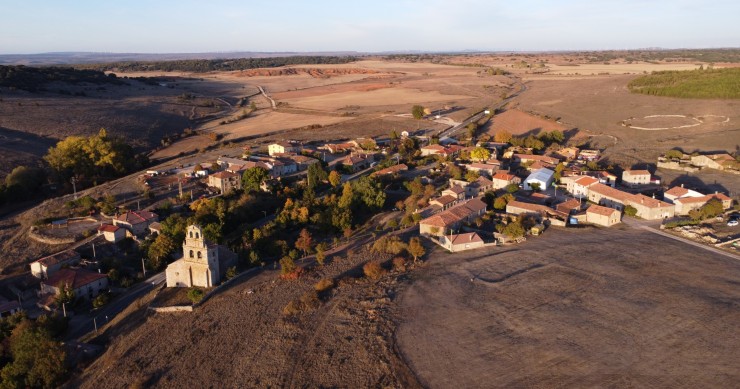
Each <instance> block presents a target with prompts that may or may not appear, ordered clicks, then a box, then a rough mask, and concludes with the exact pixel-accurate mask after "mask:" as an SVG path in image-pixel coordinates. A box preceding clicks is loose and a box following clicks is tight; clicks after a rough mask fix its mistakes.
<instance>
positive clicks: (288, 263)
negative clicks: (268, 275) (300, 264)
mask: <svg viewBox="0 0 740 389" xmlns="http://www.w3.org/2000/svg"><path fill="white" fill-rule="evenodd" d="M295 271H296V265H295V262H294V261H293V258H291V257H289V256H287V255H286V256H284V257H282V258H280V274H281V275H283V276H286V275H288V274H293V273H294V272H295Z"/></svg>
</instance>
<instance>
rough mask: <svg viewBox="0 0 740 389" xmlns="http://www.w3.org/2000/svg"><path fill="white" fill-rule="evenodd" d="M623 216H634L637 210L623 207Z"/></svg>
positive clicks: (628, 206)
mask: <svg viewBox="0 0 740 389" xmlns="http://www.w3.org/2000/svg"><path fill="white" fill-rule="evenodd" d="M624 214H625V215H627V216H635V215H637V208H635V207H633V206H631V205H627V206H625V207H624Z"/></svg>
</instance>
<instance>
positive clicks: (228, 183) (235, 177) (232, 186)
mask: <svg viewBox="0 0 740 389" xmlns="http://www.w3.org/2000/svg"><path fill="white" fill-rule="evenodd" d="M241 183H242V176H241V175H240V174H237V173H235V172H231V171H228V170H224V171H220V172H218V173H214V174H211V175H210V176H208V186H209V187H211V188H215V189H216V190H218V191H219V192H220V193H222V194H226V193H230V192H232V191H234V190H237V189H239V188H240V187H241Z"/></svg>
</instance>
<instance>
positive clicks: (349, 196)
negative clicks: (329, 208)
mask: <svg viewBox="0 0 740 389" xmlns="http://www.w3.org/2000/svg"><path fill="white" fill-rule="evenodd" d="M352 200H354V193H353V191H352V184H351V183H350V182H349V181H347V182H345V183H344V188H342V197H340V198H339V204H338V205H339V207H340V208H349V207H350V206H352Z"/></svg>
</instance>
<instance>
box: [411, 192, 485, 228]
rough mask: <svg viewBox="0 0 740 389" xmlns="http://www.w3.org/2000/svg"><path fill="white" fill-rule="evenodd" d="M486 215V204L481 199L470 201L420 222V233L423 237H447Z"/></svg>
mask: <svg viewBox="0 0 740 389" xmlns="http://www.w3.org/2000/svg"><path fill="white" fill-rule="evenodd" d="M485 213H486V203H484V202H483V201H481V200H480V199H479V198H474V199H470V200H467V201H464V202H462V203H460V204H457V205H455V206H454V207H451V208H449V209H447V210H446V211H442V212H440V213H438V214H436V215H433V216H430V217H428V218H426V219H424V220H422V221H420V222H419V233H420V234H422V235H435V236H442V235H446V234H447V232H448V231H450V230H456V229H458V228H460V226H461V225H462V224H463V223H466V222H471V221H473V220H475V218H477V217H480V216H483V214H485Z"/></svg>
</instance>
